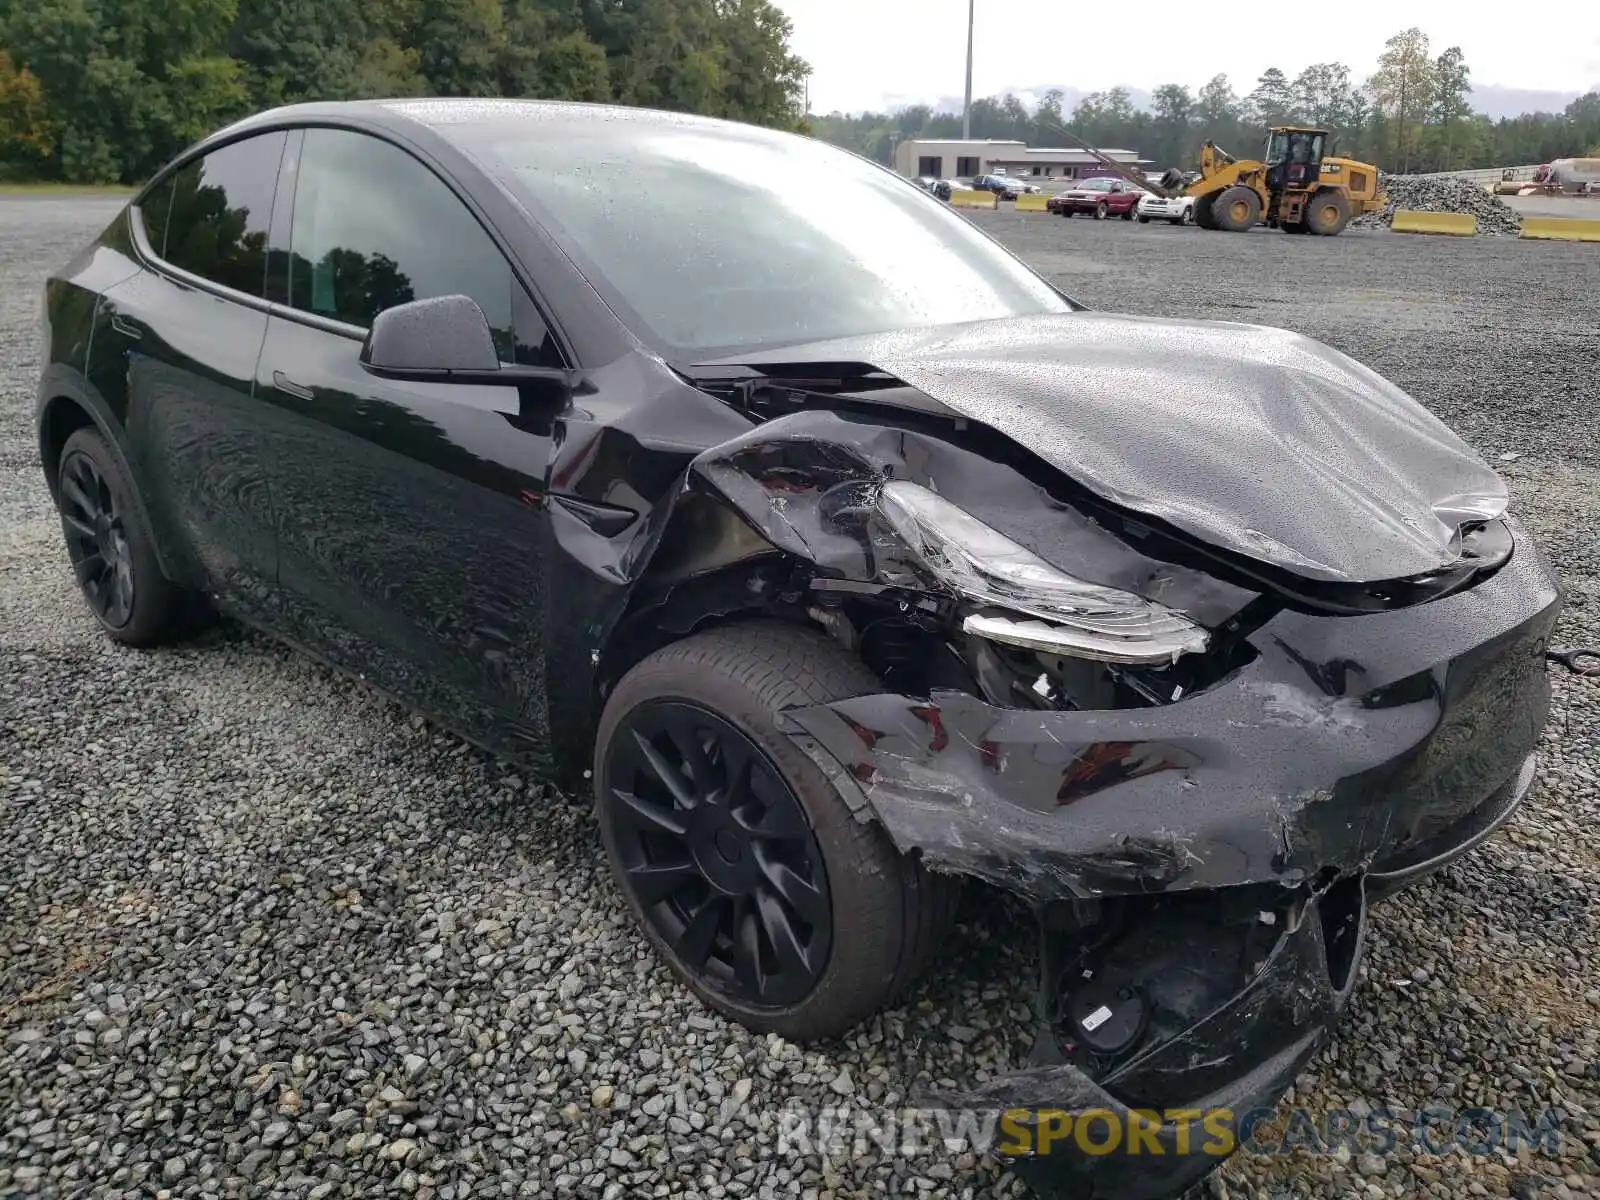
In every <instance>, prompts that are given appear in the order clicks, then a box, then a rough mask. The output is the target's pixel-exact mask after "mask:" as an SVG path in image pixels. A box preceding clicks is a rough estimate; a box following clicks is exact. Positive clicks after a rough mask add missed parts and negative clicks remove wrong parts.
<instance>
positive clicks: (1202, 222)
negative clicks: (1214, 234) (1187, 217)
mask: <svg viewBox="0 0 1600 1200" xmlns="http://www.w3.org/2000/svg"><path fill="white" fill-rule="evenodd" d="M1216 201H1217V198H1216V196H1214V195H1213V196H1201V197H1199V198H1198V199H1196V200H1195V202H1194V223H1195V224H1196V225H1198V226H1200V228H1201V229H1215V228H1216V227H1217V222H1216V215H1215V206H1216Z"/></svg>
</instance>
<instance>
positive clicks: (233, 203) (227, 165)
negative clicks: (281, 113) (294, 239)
mask: <svg viewBox="0 0 1600 1200" xmlns="http://www.w3.org/2000/svg"><path fill="white" fill-rule="evenodd" d="M286 141H287V135H286V134H283V133H264V134H261V135H260V136H258V137H253V138H246V139H245V140H244V141H242V142H234V143H232V144H231V145H228V146H224V147H222V148H221V149H220V150H213V151H212V152H211V153H210V154H207V155H206V156H205V157H203V158H198V159H196V160H195V161H194V162H192V163H190V164H189V165H188V166H186V167H184V168H183V169H182V170H181V171H179V172H178V173H177V174H176V175H174V176H173V177H172V179H171V180H170V181H169V183H168V184H167V185H164V186H163V187H161V188H160V189H158V190H157V191H156V192H155V193H153V194H152V195H151V196H150V197H148V198H147V199H146V202H145V204H144V205H142V206H141V208H140V212H141V214H142V215H143V217H144V225H145V234H146V236H147V238H148V239H149V241H150V244H151V247H152V248H153V249H154V250H155V252H156V254H157V255H158V256H159V257H160V258H162V259H163V260H164V261H166V262H169V263H171V264H172V265H173V266H175V267H181V268H183V270H185V271H189V272H192V273H193V274H195V275H198V276H200V277H201V278H202V279H209V280H210V281H211V282H212V283H220V284H222V285H223V286H224V287H230V288H234V289H236V290H237V291H241V292H245V293H247V294H249V295H251V296H260V295H261V294H262V289H263V287H264V283H265V279H266V263H267V231H268V228H269V227H270V225H271V223H272V196H273V192H274V191H275V190H276V188H277V181H278V167H279V164H280V163H281V162H282V161H283V147H284V143H285V142H286ZM163 210H164V211H163Z"/></svg>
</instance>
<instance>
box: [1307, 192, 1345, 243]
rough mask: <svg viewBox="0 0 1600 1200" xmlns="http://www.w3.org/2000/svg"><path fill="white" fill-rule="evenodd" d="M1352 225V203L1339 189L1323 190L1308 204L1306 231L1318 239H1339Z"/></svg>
mask: <svg viewBox="0 0 1600 1200" xmlns="http://www.w3.org/2000/svg"><path fill="white" fill-rule="evenodd" d="M1348 224H1350V201H1349V200H1348V199H1347V198H1346V197H1345V194H1344V193H1343V192H1341V191H1340V190H1339V189H1338V188H1323V189H1322V190H1321V191H1320V192H1318V193H1317V194H1316V195H1315V196H1313V197H1311V199H1310V200H1309V201H1307V202H1306V215H1305V226H1306V229H1307V230H1308V231H1309V232H1311V233H1314V234H1316V235H1317V236H1318V237H1337V236H1338V235H1339V234H1341V233H1343V232H1344V227H1345V226H1346V225H1348Z"/></svg>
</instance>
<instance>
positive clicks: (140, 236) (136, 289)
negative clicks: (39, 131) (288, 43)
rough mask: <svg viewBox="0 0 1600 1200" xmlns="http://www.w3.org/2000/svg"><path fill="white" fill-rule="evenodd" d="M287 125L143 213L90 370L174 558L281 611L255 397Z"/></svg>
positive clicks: (167, 553)
mask: <svg viewBox="0 0 1600 1200" xmlns="http://www.w3.org/2000/svg"><path fill="white" fill-rule="evenodd" d="M286 140H287V139H286V135H285V134H283V133H282V132H276V133H264V134H258V135H256V136H254V137H250V138H246V139H244V140H242V141H237V142H232V143H229V144H227V145H225V146H222V147H219V148H218V149H215V150H212V151H210V152H209V153H207V154H205V155H204V156H203V157H201V158H198V159H195V160H194V161H192V162H190V163H188V164H186V165H185V166H183V167H182V168H180V169H179V170H178V171H176V172H175V173H173V174H172V175H171V176H169V177H168V178H167V179H166V180H164V181H163V182H162V183H161V184H160V185H158V186H157V187H156V188H155V189H154V190H153V191H151V192H150V193H149V194H148V195H146V196H145V197H144V198H143V200H142V202H141V204H140V205H139V207H138V210H137V212H135V213H134V214H133V215H132V217H131V219H132V221H133V223H134V226H135V235H134V236H135V242H136V244H137V245H138V246H139V250H140V253H141V256H142V257H143V258H144V259H145V261H146V267H145V269H144V270H142V271H140V272H138V273H137V274H136V275H134V276H133V277H132V278H130V279H128V280H126V281H124V282H122V283H120V284H118V285H116V286H115V287H113V288H111V289H109V290H108V291H107V292H106V293H105V296H104V297H103V300H102V303H101V308H100V311H99V314H98V316H97V320H96V326H95V333H94V339H93V344H92V346H91V351H90V359H89V365H88V373H89V377H90V382H91V383H93V384H94V385H95V386H96V387H97V388H98V389H99V390H100V392H101V394H102V395H103V396H105V397H106V399H107V400H108V402H110V403H111V404H112V405H113V407H115V408H120V409H122V410H123V411H124V413H125V418H124V419H125V423H126V429H127V436H128V442H129V450H130V454H131V455H132V457H133V459H134V463H133V466H134V469H135V472H136V474H137V476H138V478H139V480H140V483H141V485H142V487H143V489H144V491H145V500H146V503H147V506H148V507H149V509H150V515H151V519H152V521H153V522H154V523H155V525H156V527H157V528H156V535H157V537H158V538H159V539H160V541H161V545H162V549H163V557H164V560H165V561H166V565H167V568H168V570H170V571H171V572H172V573H174V574H175V575H177V576H179V577H180V582H183V583H185V584H187V585H189V586H191V587H195V588H200V589H205V590H208V591H211V592H214V593H215V594H217V595H218V596H219V597H220V598H221V599H222V600H223V602H224V603H225V604H227V605H228V606H230V607H233V608H236V609H238V610H239V611H241V612H242V613H243V615H246V616H249V617H253V618H257V619H262V620H270V619H271V615H272V612H273V605H272V603H271V597H270V593H271V590H272V588H273V586H274V585H275V581H276V578H277V550H276V535H275V533H274V526H275V524H276V522H275V519H274V515H273V510H272V503H271V498H270V496H269V495H268V491H267V487H266V472H265V470H264V469H263V465H262V462H261V451H262V442H261V438H260V430H259V426H258V424H257V421H256V411H255V407H254V402H253V400H252V390H253V388H254V381H255V374H256V362H257V359H258V358H259V356H260V352H261V346H262V342H263V339H264V338H265V337H266V331H267V305H266V300H265V297H264V294H263V292H264V276H265V264H266V243H267V232H268V229H269V228H270V225H271V220H272V207H273V203H274V196H275V189H276V183H277V177H278V171H279V166H280V163H281V161H282V158H283V151H284V146H285V143H286Z"/></svg>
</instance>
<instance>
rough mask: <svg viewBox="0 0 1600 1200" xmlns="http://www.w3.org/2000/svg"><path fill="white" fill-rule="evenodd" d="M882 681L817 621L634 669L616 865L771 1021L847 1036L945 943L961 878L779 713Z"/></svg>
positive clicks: (618, 733) (613, 812) (708, 980)
mask: <svg viewBox="0 0 1600 1200" xmlns="http://www.w3.org/2000/svg"><path fill="white" fill-rule="evenodd" d="M881 689H882V684H881V683H880V682H879V681H878V680H877V679H876V677H875V676H873V675H872V673H871V672H870V671H868V670H867V669H866V668H865V667H864V666H862V665H861V664H860V663H859V662H857V661H855V660H854V659H851V658H850V657H848V656H846V655H845V654H844V653H843V652H842V651H841V650H840V649H839V648H838V647H837V646H836V645H834V644H833V643H832V642H830V641H829V640H827V639H826V638H824V637H822V636H821V635H819V634H816V633H814V632H812V631H810V630H807V629H802V628H798V627H794V626H788V625H783V624H777V623H772V622H760V623H751V624H745V625H733V626H727V627H723V628H720V629H712V630H709V631H706V632H704V633H700V634H696V635H694V636H693V637H690V638H687V639H686V640H684V641H681V642H677V643H674V644H673V645H670V646H667V647H666V648H664V649H662V650H659V651H657V652H656V653H655V654H653V655H651V656H650V657H649V658H647V659H645V660H644V661H643V662H641V663H640V664H639V665H638V666H636V667H634V668H633V670H631V671H629V672H628V674H627V675H625V676H624V677H623V678H622V680H621V682H619V683H618V685H617V687H616V689H615V690H614V691H613V692H612V694H611V697H610V699H609V700H608V702H607V703H606V707H605V712H604V714H603V715H602V717H601V721H600V729H599V734H598V737H597V740H596V745H595V772H594V775H595V812H596V815H597V817H598V820H599V825H600V836H601V840H602V841H603V842H604V844H605V849H606V856H607V858H608V859H609V860H610V865H611V872H612V875H613V877H614V878H615V879H616V881H617V884H618V886H619V887H620V888H621V890H622V892H623V894H624V896H625V897H626V898H627V902H628V906H629V908H630V909H631V910H632V912H633V915H634V918H635V919H636V920H637V921H638V922H639V924H640V926H641V927H642V929H643V931H644V934H645V937H646V938H647V939H648V940H649V942H650V943H651V945H652V947H653V948H654V950H655V952H656V953H657V954H658V955H659V956H660V957H661V958H662V960H663V961H665V963H666V964H667V966H668V967H669V968H670V969H671V970H672V972H673V973H674V974H675V975H676V976H677V977H678V978H679V979H680V980H682V981H683V983H684V984H685V985H686V986H687V987H688V988H689V989H690V990H691V991H693V992H694V993H695V995H696V996H698V997H699V998H700V999H701V1000H702V1001H704V1002H705V1003H706V1004H707V1005H709V1006H710V1007H712V1008H714V1009H716V1010H717V1011H718V1012H721V1013H723V1014H724V1015H726V1016H728V1017H730V1018H732V1019H733V1020H735V1021H738V1022H739V1023H740V1024H742V1025H745V1026H746V1027H748V1028H750V1029H753V1030H756V1031H758V1032H775V1033H779V1034H781V1035H782V1036H784V1037H787V1038H792V1039H794V1040H796V1041H811V1040H815V1039H820V1038H830V1037H836V1036H838V1035H840V1034H842V1033H844V1032H845V1031H846V1030H848V1029H850V1028H851V1027H852V1026H854V1025H856V1024H858V1023H859V1022H861V1021H862V1020H865V1019H866V1018H867V1017H869V1016H871V1015H872V1013H874V1012H876V1011H877V1010H878V1009H879V1008H881V1007H883V1006H884V1005H885V1004H887V1003H888V1002H889V1001H890V1000H891V999H892V998H893V997H894V996H895V994H896V993H897V992H898V991H900V990H901V989H902V988H903V987H904V986H905V985H907V984H908V983H910V982H911V980H913V979H914V978H915V977H916V975H917V974H918V973H919V972H920V971H921V969H922V967H923V965H924V964H925V962H926V961H927V959H928V958H929V957H930V956H931V953H932V951H933V949H934V948H935V947H936V946H937V945H938V944H939V940H940V936H941V934H942V931H943V929H944V928H945V926H946V925H947V923H948V919H949V916H950V912H951V909H952V906H953V901H954V894H955V893H954V888H953V883H952V881H950V880H948V879H944V878H940V877H936V876H931V875H929V874H927V873H926V872H925V871H924V870H923V869H922V868H921V867H920V866H919V865H918V864H917V863H915V862H913V861H911V860H909V859H906V858H903V857H901V856H900V855H899V854H898V853H897V852H896V851H895V849H894V846H893V845H892V844H891V843H890V842H889V840H888V837H887V836H886V835H885V833H884V832H883V830H882V829H881V828H880V827H879V826H878V825H876V824H875V823H867V822H862V821H859V820H857V819H856V817H855V814H854V813H852V812H851V810H850V808H849V806H848V805H847V804H846V803H845V801H844V798H843V797H842V796H840V794H839V792H838V791H837V790H836V789H835V788H834V786H833V785H832V784H831V783H830V782H829V781H828V779H827V777H826V776H825V775H824V774H823V773H822V771H821V769H820V768H819V767H818V766H817V765H816V763H814V762H813V761H812V760H811V759H810V758H809V757H808V756H807V755H806V753H805V752H804V751H803V750H801V749H800V747H799V746H797V745H796V744H795V743H794V741H793V740H792V739H791V738H790V737H789V735H788V734H786V733H784V732H783V731H781V730H780V729H779V728H778V726H777V722H776V718H775V714H776V713H777V712H779V711H781V710H783V709H785V708H793V707H806V706H811V705H817V704H825V703H828V702H830V701H833V700H841V699H844V698H846V697H849V696H856V695H863V694H868V693H871V692H874V691H879V690H881Z"/></svg>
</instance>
